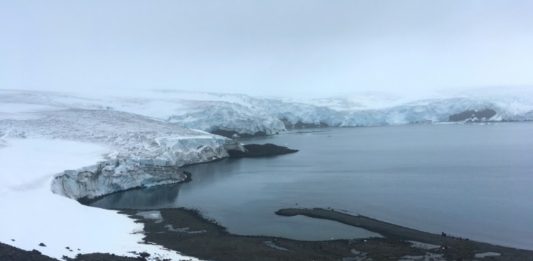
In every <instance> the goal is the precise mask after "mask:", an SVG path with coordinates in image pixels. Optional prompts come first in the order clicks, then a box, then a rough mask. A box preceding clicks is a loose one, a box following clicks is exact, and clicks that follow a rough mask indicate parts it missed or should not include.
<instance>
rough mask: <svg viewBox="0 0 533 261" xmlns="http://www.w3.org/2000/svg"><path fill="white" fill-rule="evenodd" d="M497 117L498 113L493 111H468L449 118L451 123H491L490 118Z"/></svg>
mask: <svg viewBox="0 0 533 261" xmlns="http://www.w3.org/2000/svg"><path fill="white" fill-rule="evenodd" d="M494 115H496V111H495V110H493V109H483V110H467V111H463V112H460V113H456V114H452V115H450V117H449V119H448V120H449V121H453V122H459V121H467V122H479V121H489V120H490V118H492V117H494Z"/></svg>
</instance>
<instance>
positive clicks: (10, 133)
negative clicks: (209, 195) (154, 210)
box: [0, 108, 241, 199]
mask: <svg viewBox="0 0 533 261" xmlns="http://www.w3.org/2000/svg"><path fill="white" fill-rule="evenodd" d="M0 133H2V136H3V137H5V138H23V139H34V138H51V139H61V140H72V141H80V142H87V143H94V144H101V145H103V146H106V147H108V148H109V151H108V152H107V153H106V155H104V160H103V161H102V162H98V163H96V162H95V165H92V166H80V167H83V168H80V169H77V170H67V171H65V172H64V173H61V174H59V175H57V176H56V178H55V179H54V181H53V184H52V188H53V191H54V192H56V193H59V194H62V195H65V196H67V197H70V198H74V199H79V198H94V197H98V196H102V195H105V194H108V193H112V192H116V191H119V190H126V189H130V188H135V187H142V186H149V185H157V184H166V183H172V182H179V181H182V180H184V179H185V175H183V173H181V172H180V171H179V170H175V169H172V168H177V167H180V166H183V165H187V164H195V163H202V162H208V161H212V160H216V159H221V158H224V157H227V156H228V153H227V150H229V149H237V150H238V149H241V146H240V144H239V143H238V142H236V141H234V140H232V139H228V138H225V137H221V136H217V135H212V134H209V133H206V132H203V131H199V130H191V129H187V128H183V127H180V126H178V125H176V124H172V123H168V122H163V121H159V120H155V119H151V118H148V117H146V116H142V115H136V114H131V113H126V112H119V111H114V110H89V109H61V108H56V109H54V110H45V111H40V112H31V117H25V118H23V119H21V118H19V117H17V118H14V119H5V118H4V119H0ZM153 170H157V171H153Z"/></svg>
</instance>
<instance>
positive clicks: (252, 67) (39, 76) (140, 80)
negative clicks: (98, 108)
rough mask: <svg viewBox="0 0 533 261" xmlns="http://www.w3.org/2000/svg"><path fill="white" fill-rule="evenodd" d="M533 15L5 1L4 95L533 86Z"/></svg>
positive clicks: (488, 10) (472, 4)
mask: <svg viewBox="0 0 533 261" xmlns="http://www.w3.org/2000/svg"><path fill="white" fill-rule="evenodd" d="M531 10H533V2H531V1H528V0H516V1H503V0H485V1H479V0H471V1H464V0H437V1H424V0H413V1H394V0H390V1H383V0H379V1H351V0H350V1H348V0H346V1H343V0H341V1H326V0H311V1H309V0H305V1H303V0H293V1H281V0H275V1H238V0H228V1H166V0H163V1H157V2H153V1H150V2H146V1H139V0H133V1H131V0H128V1H127V0H114V1H104V0H97V1H66V0H52V1H39V0H28V1H2V2H1V3H0V35H1V36H2V40H1V41H0V57H2V59H0V88H3V89H34V90H60V91H80V90H85V91H88V90H90V91H91V92H94V91H98V90H109V89H113V90H117V91H132V90H138V89H180V90H195V91H198V90H201V91H211V92H236V93H245V94H251V95H261V96H264V95H266V96H290V97H301V96H309V97H317V96H321V97H324V96H335V95H343V94H350V93H360V92H377V93H388V94H390V93H392V94H398V95H421V94H424V93H432V92H435V91H440V92H444V93H446V92H449V91H450V90H468V89H474V88H480V87H486V86H496V87H497V88H505V87H507V86H532V85H533V74H531V73H530V68H533V47H532V46H533V16H531V15H530V11H531ZM528 88H529V87H528Z"/></svg>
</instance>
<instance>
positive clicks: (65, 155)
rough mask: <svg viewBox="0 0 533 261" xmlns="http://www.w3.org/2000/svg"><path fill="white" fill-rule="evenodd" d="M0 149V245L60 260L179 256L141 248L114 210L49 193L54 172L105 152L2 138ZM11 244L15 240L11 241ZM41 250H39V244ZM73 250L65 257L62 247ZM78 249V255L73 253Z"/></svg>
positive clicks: (65, 143)
mask: <svg viewBox="0 0 533 261" xmlns="http://www.w3.org/2000/svg"><path fill="white" fill-rule="evenodd" d="M4 141H5V142H6V143H7V144H6V146H4V147H1V148H0V165H1V166H2V167H1V173H0V208H1V209H2V214H0V231H2V233H0V241H1V242H5V243H9V244H12V245H14V246H16V247H19V248H22V249H26V250H31V249H38V250H39V251H41V252H42V253H43V254H45V255H49V256H52V257H55V258H61V257H62V256H63V255H67V256H75V255H76V254H78V253H92V252H109V253H115V254H119V255H131V254H130V253H129V252H130V251H137V252H142V251H146V252H148V253H155V254H159V255H161V256H164V257H167V258H171V259H172V260H179V259H184V258H185V257H183V256H181V255H179V254H178V253H175V252H173V251H167V250H164V249H161V248H159V247H157V246H154V245H146V244H141V243H139V242H141V240H142V237H143V236H142V234H140V233H136V232H139V231H142V225H140V224H136V223H134V222H133V220H131V219H129V218H128V217H127V216H125V215H121V214H118V213H117V212H115V211H109V210H103V209H98V208H91V207H86V206H84V205H81V204H79V203H78V202H77V201H74V200H71V199H68V198H66V197H62V196H60V195H56V194H53V193H51V191H50V182H51V181H52V179H53V177H54V175H55V174H56V173H60V172H62V171H63V170H65V169H73V168H79V167H80V166H87V165H91V164H94V163H95V162H97V161H99V160H102V158H103V156H102V155H104V154H105V153H106V152H107V151H108V150H109V148H107V147H104V146H101V145H95V144H90V143H82V142H75V141H65V140H51V139H7V140H4ZM11 239H14V240H15V241H14V242H12V241H11ZM41 242H42V243H44V244H46V247H39V246H38V245H39V243H41ZM67 246H68V247H70V248H71V249H74V251H73V252H70V251H69V250H67V249H66V247H67ZM78 248H80V249H81V251H77V249H78Z"/></svg>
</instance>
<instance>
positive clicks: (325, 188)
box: [94, 123, 533, 249]
mask: <svg viewBox="0 0 533 261" xmlns="http://www.w3.org/2000/svg"><path fill="white" fill-rule="evenodd" d="M246 142H248V143H266V142H270V143H275V144H278V145H285V146H289V147H291V148H295V149H299V150H300V152H298V153H295V154H290V155H284V156H278V157H272V158H260V159H240V160H232V159H227V160H222V161H219V162H214V163H209V164H202V165H196V166H191V167H189V168H188V170H189V171H191V172H192V173H193V181H192V182H190V183H187V184H182V185H172V186H164V187H155V188H149V189H143V190H133V191H128V192H124V193H118V194H113V195H110V196H108V197H105V198H103V199H101V200H99V201H98V202H96V203H94V205H95V206H99V207H104V208H123V207H128V208H162V207H188V208H196V209H199V210H201V211H202V212H203V213H204V214H205V215H206V216H208V217H210V218H213V219H215V220H217V221H218V222H219V223H220V224H222V225H223V226H226V227H227V228H228V230H229V231H230V232H234V233H238V234H261V235H272V236H282V237H289V238H295V239H305V240H318V239H329V238H353V237H366V236H372V235H375V234H373V233H370V232H368V231H365V230H363V229H357V228H353V227H349V226H345V225H342V224H338V223H335V222H331V221H323V220H314V219H311V218H306V217H291V218H287V217H279V216H276V215H275V214H274V212H275V211H276V210H278V209H280V208H286V207H332V208H335V209H342V210H346V211H349V212H350V213H353V214H362V215H366V216H370V217H373V218H377V219H380V220H384V221H388V222H392V223H396V224H399V225H403V226H407V227H412V228H417V229H420V230H424V231H429V232H435V233H440V232H443V231H444V232H446V233H448V234H453V235H457V236H461V237H466V238H470V239H475V240H480V241H486V242H491V243H496V244H502V245H507V246H515V247H520V248H527V249H533V124H530V123H502V124H488V125H415V126H398V127H373V128H346V129H338V128H336V129H320V130H314V131H306V132H292V133H286V134H282V135H277V136H273V137H267V138H258V139H253V140H247V141H246Z"/></svg>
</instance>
